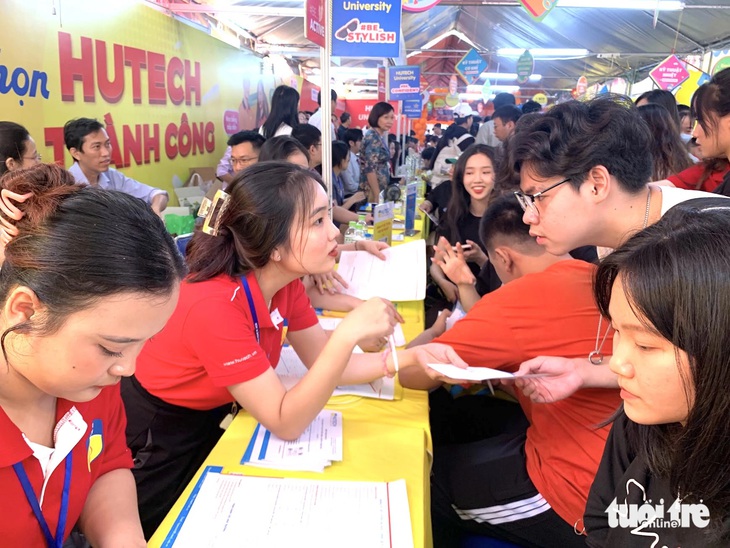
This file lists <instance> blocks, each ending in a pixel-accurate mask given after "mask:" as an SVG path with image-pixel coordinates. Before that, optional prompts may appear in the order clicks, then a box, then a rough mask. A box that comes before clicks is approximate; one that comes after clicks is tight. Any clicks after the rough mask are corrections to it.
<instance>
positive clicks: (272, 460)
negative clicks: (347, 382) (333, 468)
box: [241, 409, 342, 472]
mask: <svg viewBox="0 0 730 548" xmlns="http://www.w3.org/2000/svg"><path fill="white" fill-rule="evenodd" d="M341 460H342V413H340V412H339V411H330V410H327V409H324V410H323V411H320V413H319V414H318V415H317V417H316V418H315V419H314V420H313V421H312V424H310V425H309V426H307V429H306V430H305V431H304V432H303V433H302V435H301V436H299V437H298V438H297V439H295V440H292V441H286V440H283V439H281V438H279V437H277V436H275V435H274V434H272V433H271V432H269V431H268V430H267V429H266V428H264V427H263V426H261V425H260V424H259V425H257V426H256V430H255V431H254V433H253V436H252V438H251V441H250V442H249V444H248V447H247V448H246V451H245V453H244V456H243V459H242V460H241V464H247V465H250V466H258V467H261V468H272V469H276V470H301V471H309V472H322V471H324V468H325V467H326V466H329V465H330V464H332V461H341Z"/></svg>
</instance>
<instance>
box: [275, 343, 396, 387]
mask: <svg viewBox="0 0 730 548" xmlns="http://www.w3.org/2000/svg"><path fill="white" fill-rule="evenodd" d="M357 350H358V349H357V348H356V351H357ZM360 352H362V350H360ZM274 371H276V374H277V375H278V376H279V380H281V384H283V385H284V388H286V389H287V390H291V389H292V388H293V387H294V385H295V384H297V383H298V382H299V380H300V379H301V378H302V377H304V375H306V374H307V371H308V369H307V367H306V366H305V365H304V363H303V362H302V360H300V359H299V356H298V355H297V353H296V352H295V351H294V349H293V348H292V347H291V346H284V347H283V348H282V349H281V356H280V357H279V363H278V364H277V365H276V369H274ZM332 395H333V396H362V397H364V398H375V399H379V400H394V399H395V379H389V378H388V377H383V378H382V379H376V380H374V381H372V382H369V383H366V384H352V385H343V386H338V387H337V388H335V391H334V392H333V393H332Z"/></svg>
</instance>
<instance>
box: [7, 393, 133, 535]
mask: <svg viewBox="0 0 730 548" xmlns="http://www.w3.org/2000/svg"><path fill="white" fill-rule="evenodd" d="M56 422H57V426H56V430H58V429H59V428H60V427H62V426H63V425H64V424H65V423H68V422H71V423H72V424H71V425H67V426H71V427H72V429H73V427H76V428H79V427H80V426H83V425H84V424H85V428H83V427H82V428H80V429H79V430H80V432H79V439H78V441H77V442H76V444H75V445H74V446H73V449H72V457H71V458H72V468H71V485H70V491H69V509H68V515H67V519H66V530H65V532H64V539H65V538H67V537H68V535H69V534H70V533H71V530H72V529H73V527H74V525H75V524H76V522H77V521H78V519H79V516H80V515H81V511H82V510H83V508H84V504H85V503H86V497H87V495H88V493H89V490H90V489H91V486H92V485H93V484H94V482H95V481H96V480H97V479H98V478H99V477H100V476H102V475H104V474H106V473H107V472H110V471H112V470H116V469H119V468H131V467H132V455H131V453H130V451H129V449H127V443H126V438H125V435H124V430H125V428H126V418H125V414H124V406H123V405H122V398H121V396H120V394H119V385H116V386H111V387H108V388H104V389H103V390H102V391H101V393H100V394H99V395H98V396H97V397H96V398H94V399H93V400H91V401H88V402H83V403H76V402H71V401H68V400H61V399H59V400H58V402H57V403H56ZM54 438H55V435H54ZM0 440H1V442H0V492H2V496H0V545H2V546H46V539H45V536H44V535H43V532H42V530H41V527H40V524H39V523H38V520H37V519H36V517H35V514H34V513H33V510H32V509H31V506H30V504H29V503H28V499H27V498H26V495H25V492H24V491H23V487H22V486H21V484H20V480H19V479H18V476H17V475H16V473H15V470H13V464H15V463H18V462H20V463H22V465H23V469H24V470H25V473H26V474H27V476H28V479H29V481H30V484H31V485H32V487H33V490H34V492H35V495H36V497H37V499H38V500H39V501H40V499H41V491H42V489H43V482H44V477H43V470H41V465H40V463H39V461H38V459H36V458H35V457H34V456H33V450H32V449H31V448H30V446H29V445H28V443H27V442H26V441H25V439H24V437H23V434H22V432H21V431H20V430H19V429H18V427H17V426H15V424H14V423H13V422H12V421H11V420H10V418H9V417H8V416H7V415H6V414H5V411H4V410H3V409H2V408H1V407H0ZM57 447H58V444H57ZM58 450H59V449H56V451H58ZM61 456H62V455H59V457H61ZM64 475H65V462H64V461H61V462H60V463H59V464H58V465H57V466H56V467H55V468H54V469H53V471H52V472H51V473H50V476H49V479H48V482H47V485H46V489H45V493H44V494H43V501H42V506H41V510H42V512H43V516H44V518H45V520H46V523H47V524H48V527H49V529H50V530H51V534H53V535H55V534H56V527H57V524H58V518H59V511H60V507H61V494H62V491H63V484H64Z"/></svg>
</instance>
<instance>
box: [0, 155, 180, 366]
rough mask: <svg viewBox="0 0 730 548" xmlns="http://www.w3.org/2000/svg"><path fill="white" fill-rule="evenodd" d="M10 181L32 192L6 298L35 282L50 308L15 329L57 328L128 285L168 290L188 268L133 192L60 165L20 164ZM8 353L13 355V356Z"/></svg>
mask: <svg viewBox="0 0 730 548" xmlns="http://www.w3.org/2000/svg"><path fill="white" fill-rule="evenodd" d="M2 186H3V188H5V189H8V190H10V191H12V192H16V193H18V194H21V195H22V194H26V193H30V194H32V196H31V197H29V198H28V199H27V200H25V201H24V202H22V203H17V204H16V205H17V207H18V209H19V210H20V211H22V212H23V217H22V218H21V219H20V220H19V221H14V220H11V219H7V220H9V221H11V222H12V223H14V224H15V226H16V228H17V229H18V235H17V236H15V237H14V238H13V239H12V240H11V241H10V242H9V243H8V244H7V246H6V247H5V262H4V263H3V266H2V269H0V302H5V300H6V299H7V297H8V294H9V293H10V291H11V290H12V289H13V288H14V287H16V286H18V285H22V286H26V287H28V288H30V289H32V290H33V291H34V292H35V294H36V295H37V296H38V299H39V300H40V301H41V302H42V303H43V305H44V306H45V307H46V309H47V311H48V312H47V313H46V314H43V315H42V317H40V318H36V317H35V316H34V317H32V318H30V319H28V320H26V321H25V322H22V323H20V324H18V325H15V326H13V327H11V328H9V329H7V330H6V331H5V333H3V335H2V348H3V353H4V351H5V345H4V342H5V337H7V335H8V334H9V333H11V332H16V333H23V334H31V333H32V334H35V335H48V334H52V333H54V332H55V331H56V330H57V329H58V328H59V327H60V326H61V325H62V324H63V321H64V320H65V319H66V318H67V317H68V316H69V315H70V314H73V313H75V312H78V311H80V310H83V309H84V308H86V307H88V306H90V305H91V304H93V303H94V302H95V301H97V300H98V299H100V298H103V297H106V296H110V295H115V294H119V293H125V292H134V293H144V294H148V295H150V296H156V295H160V296H162V295H168V294H170V293H171V292H172V290H173V289H174V287H175V285H176V284H177V283H178V281H179V280H180V279H182V277H183V276H184V274H185V265H184V262H183V259H182V257H181V256H180V254H179V253H178V251H177V247H176V246H175V243H174V242H173V240H172V238H171V237H170V235H169V234H168V233H167V231H166V230H165V226H164V225H163V223H162V221H161V220H160V218H159V217H158V216H157V215H155V213H154V212H153V211H152V210H151V209H150V208H149V206H147V205H146V204H145V203H144V202H142V201H141V200H139V199H137V198H133V197H132V196H129V195H128V194H124V193H122V192H116V191H112V190H102V189H97V188H94V187H88V186H79V185H76V184H74V179H73V177H72V176H71V174H69V173H68V172H67V171H65V170H64V169H63V168H61V167H59V166H57V165H55V164H38V165H36V166H34V167H32V168H28V169H23V170H18V171H17V172H15V171H13V172H11V173H9V174H7V175H6V176H5V177H3V179H2ZM6 359H7V357H6Z"/></svg>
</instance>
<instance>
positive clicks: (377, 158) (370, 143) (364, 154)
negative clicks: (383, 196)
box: [360, 129, 390, 194]
mask: <svg viewBox="0 0 730 548" xmlns="http://www.w3.org/2000/svg"><path fill="white" fill-rule="evenodd" d="M368 173H375V174H376V175H377V177H378V186H379V187H380V190H383V189H384V188H385V187H386V186H388V183H389V182H390V151H389V150H388V147H386V146H385V143H384V142H383V139H382V138H381V137H380V133H378V132H377V131H375V130H374V129H371V130H369V131H368V132H367V133H366V134H365V137H364V138H363V140H362V148H361V149H360V190H362V191H363V192H365V193H366V194H367V193H368V192H369V191H370V185H368Z"/></svg>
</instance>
